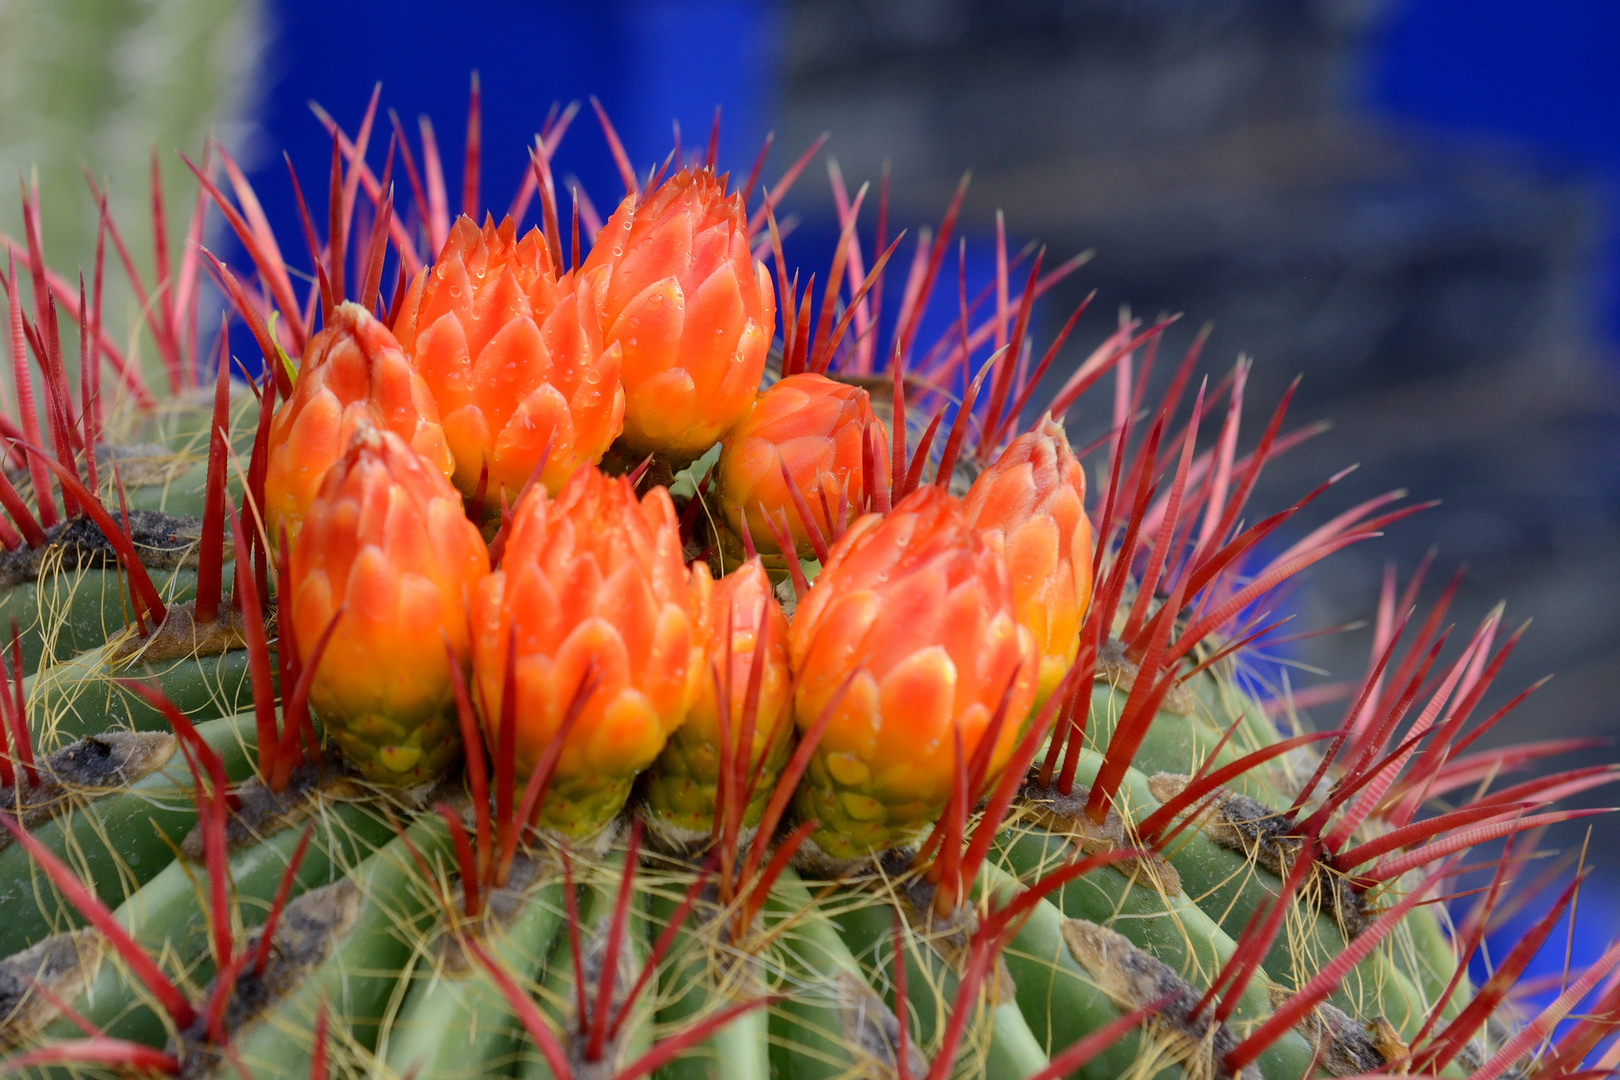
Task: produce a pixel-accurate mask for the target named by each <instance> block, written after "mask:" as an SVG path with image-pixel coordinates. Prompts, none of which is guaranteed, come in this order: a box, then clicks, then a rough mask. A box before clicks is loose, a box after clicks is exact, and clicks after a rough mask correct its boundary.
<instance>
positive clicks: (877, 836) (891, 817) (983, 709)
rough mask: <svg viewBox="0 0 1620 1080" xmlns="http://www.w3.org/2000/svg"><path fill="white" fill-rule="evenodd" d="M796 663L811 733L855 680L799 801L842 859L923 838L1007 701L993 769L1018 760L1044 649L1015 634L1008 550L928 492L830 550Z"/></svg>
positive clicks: (953, 504)
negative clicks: (1013, 757)
mask: <svg viewBox="0 0 1620 1080" xmlns="http://www.w3.org/2000/svg"><path fill="white" fill-rule="evenodd" d="M788 656H789V660H790V662H791V664H792V667H793V671H794V672H795V674H796V676H797V678H798V682H797V685H796V687H795V691H794V702H793V710H794V719H795V721H796V723H797V725H798V728H799V730H800V731H801V732H803V731H805V730H807V729H808V728H809V727H810V726H811V725H813V724H814V723H815V722H816V720H817V718H818V717H819V716H820V715H821V712H822V710H823V709H824V708H826V707H827V706H828V705H829V703H831V702H833V701H834V697H835V695H836V694H837V692H838V690H839V688H840V687H841V686H842V685H843V684H844V683H845V682H846V680H848V683H849V686H848V690H847V691H846V692H845V694H844V696H843V697H842V698H841V699H839V700H838V701H837V704H836V707H835V708H834V709H833V711H832V720H831V723H830V725H829V726H828V728H827V730H826V733H825V735H824V736H823V737H822V739H821V742H820V743H819V744H818V745H817V747H816V751H815V754H814V756H813V757H812V758H811V761H810V767H809V770H808V771H807V773H806V776H805V779H804V780H803V781H802V782H801V783H800V785H799V791H798V793H797V795H796V796H795V798H796V801H797V806H798V813H799V815H800V816H801V817H803V818H807V819H809V818H813V819H815V820H817V821H819V822H820V823H821V824H820V828H819V829H818V830H817V831H816V832H815V833H814V834H813V837H812V839H813V840H814V841H815V843H816V844H817V845H818V846H819V847H820V848H821V850H822V852H823V853H824V854H825V855H827V856H829V857H832V858H835V859H853V858H860V857H863V856H865V855H868V854H870V853H872V852H876V851H883V850H886V849H888V848H891V847H895V846H898V845H901V844H904V843H907V842H911V841H914V840H915V839H916V837H917V834H918V833H919V832H920V831H921V830H922V829H924V828H926V827H927V826H928V825H929V824H931V823H932V822H933V821H934V820H935V819H936V818H937V817H938V816H939V814H940V812H941V810H942V809H943V808H944V805H945V802H946V800H947V798H948V797H949V795H950V792H951V787H952V784H953V782H954V779H955V777H956V771H957V769H958V768H966V766H967V762H968V760H969V759H971V758H972V757H973V755H974V753H975V751H977V750H978V748H979V743H980V740H981V739H983V738H984V737H985V735H986V732H987V730H988V728H989V726H990V724H991V721H992V718H993V717H994V715H995V713H996V710H997V708H998V706H999V705H1000V703H1001V700H1002V697H1003V695H1004V694H1005V695H1007V698H1008V706H1007V712H1006V718H1005V720H1004V721H1003V723H1002V725H1001V729H1000V732H999V735H998V737H997V740H996V744H995V746H994V747H993V748H992V750H991V754H990V768H991V770H995V769H999V768H1000V767H1001V766H1002V764H1004V763H1005V762H1006V760H1007V757H1008V756H1009V755H1010V754H1011V752H1012V748H1013V745H1014V744H1015V743H1016V741H1017V739H1018V736H1019V732H1020V730H1021V729H1022V727H1023V721H1024V718H1025V715H1026V714H1027V712H1028V710H1029V707H1030V704H1031V702H1032V701H1033V700H1034V696H1035V673H1036V661H1037V654H1036V651H1035V641H1034V638H1033V637H1032V636H1031V635H1030V632H1029V631H1028V630H1026V629H1024V627H1022V626H1021V625H1019V623H1018V619H1017V616H1016V612H1015V609H1014V607H1013V591H1012V582H1011V581H1010V579H1009V575H1008V573H1007V567H1006V563H1005V562H1004V561H1003V559H1002V556H1001V547H1000V545H999V544H998V543H996V542H995V540H994V538H987V537H984V536H981V535H980V534H979V533H977V532H976V531H975V530H973V529H971V528H969V527H968V524H967V521H966V519H965V517H964V516H963V513H962V509H961V506H960V504H959V503H958V501H957V500H955V499H953V498H951V497H950V496H949V495H947V494H946V493H945V492H944V491H942V490H940V489H939V488H938V487H936V486H932V485H930V486H928V487H924V488H920V489H918V490H917V491H915V492H913V493H912V494H911V495H908V496H907V497H906V498H905V499H903V500H901V502H900V503H899V505H897V506H896V507H895V508H894V510H893V511H892V512H891V513H889V514H888V515H887V516H884V517H878V516H876V515H868V516H866V517H863V518H860V519H859V520H858V521H856V522H855V524H854V525H852V526H851V527H850V529H849V531H848V532H846V533H845V534H844V535H843V536H842V537H841V538H840V539H839V540H838V542H837V543H835V544H834V545H833V548H832V552H831V556H830V558H829V559H828V560H827V564H826V565H825V566H824V567H822V569H821V574H820V576H819V577H817V579H816V582H815V585H814V586H813V587H812V588H811V590H810V592H809V594H808V595H807V596H806V597H805V599H804V601H803V602H802V603H800V605H799V608H798V611H797V613H796V614H795V616H794V619H793V625H792V629H791V630H790V631H789V633H788ZM1009 688H1010V692H1009ZM958 736H960V746H961V751H960V753H961V756H960V757H958V751H957V737H958Z"/></svg>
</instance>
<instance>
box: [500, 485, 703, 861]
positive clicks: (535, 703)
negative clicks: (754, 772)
mask: <svg viewBox="0 0 1620 1080" xmlns="http://www.w3.org/2000/svg"><path fill="white" fill-rule="evenodd" d="M696 608H697V604H696V602H695V601H694V597H693V586H692V582H691V579H690V577H689V574H688V572H687V568H686V564H685V562H684V560H683V559H682V557H681V538H680V530H679V524H678V522H677V520H676V517H675V506H674V504H673V503H672V502H671V501H670V498H669V492H667V491H666V490H665V489H663V488H654V489H653V490H652V491H650V492H648V493H647V495H646V496H645V497H644V498H642V499H641V500H639V501H638V500H637V499H636V496H635V492H634V490H632V488H631V486H630V483H629V481H628V480H627V479H625V478H622V477H620V478H617V479H610V478H609V477H607V476H604V475H603V474H602V473H601V472H600V471H598V470H597V469H596V468H595V467H594V466H587V467H586V468H582V469H580V470H579V471H578V472H576V473H575V474H574V475H573V476H572V477H571V478H570V479H569V480H568V482H567V483H565V484H564V485H563V487H562V490H561V491H560V492H559V493H558V494H557V495H556V496H555V497H552V496H551V495H550V494H548V493H547V492H546V491H545V490H544V489H543V488H540V487H535V488H534V489H533V490H531V491H530V493H529V494H528V495H526V496H525V497H524V498H523V500H522V501H521V502H519V503H518V505H517V508H516V510H515V511H514V513H513V517H512V525H511V532H510V534H509V536H508V540H507V543H506V548H505V553H504V555H503V556H502V558H501V566H500V569H499V570H497V571H495V572H494V573H493V574H491V575H490V576H489V577H487V578H485V579H484V581H483V582H482V583H481V584H480V585H479V587H478V594H477V598H476V599H475V600H474V603H473V628H474V640H475V642H476V645H475V647H474V650H473V677H474V680H475V685H476V693H477V697H478V704H479V708H480V711H481V713H482V716H483V720H484V725H485V729H486V731H487V732H488V733H489V736H490V739H491V743H492V744H494V743H495V740H496V739H498V737H499V724H500V716H501V706H502V693H503V690H504V687H505V680H506V665H507V654H508V652H509V646H510V645H512V644H513V643H515V644H516V652H517V654H516V657H515V660H514V677H515V686H516V691H517V701H516V703H515V709H514V715H515V717H516V722H517V731H516V737H517V738H516V753H517V760H516V763H515V764H516V767H517V772H518V774H519V776H522V775H523V774H525V773H527V772H529V771H530V770H532V769H533V768H534V765H535V763H536V761H537V760H538V759H539V757H540V756H541V754H542V753H543V752H544V750H545V748H546V745H547V744H548V743H549V742H550V740H551V738H552V736H553V735H555V734H556V732H557V731H558V729H559V728H560V726H561V724H562V721H563V717H564V716H565V714H566V713H567V711H568V706H569V704H570V702H571V701H572V700H573V698H574V694H575V691H576V690H577V689H578V688H579V687H580V686H581V685H582V684H583V682H584V680H585V679H586V678H587V677H588V675H589V673H590V672H591V671H592V669H593V666H594V673H595V678H596V680H597V681H596V687H595V690H594V692H593V693H592V694H591V695H590V697H589V699H588V700H587V701H586V703H585V706H584V708H583V710H582V711H581V713H580V714H579V717H578V719H577V721H576V722H575V724H574V726H573V727H572V728H571V729H570V730H569V733H568V735H567V737H566V739H565V741H564V743H563V749H562V755H561V757H560V758H559V759H558V762H557V767H556V771H555V773H553V774H552V778H551V783H550V786H549V787H548V788H547V791H546V797H545V800H544V802H543V803H542V805H541V811H540V822H541V824H543V825H545V826H547V827H550V828H552V829H555V830H557V831H559V832H561V833H563V834H565V835H567V836H570V837H574V838H576V839H583V838H588V837H590V836H592V835H594V834H596V833H597V832H599V831H600V829H601V827H602V826H603V825H605V824H607V823H608V822H609V821H610V820H612V818H613V816H614V815H615V814H617V813H618V812H619V809H620V808H621V807H622V806H623V805H624V802H625V799H626V798H627V797H628V796H629V794H630V784H631V782H632V781H633V780H635V778H636V774H637V773H639V772H640V771H641V770H642V769H644V768H646V767H647V766H648V765H649V764H651V763H652V760H653V759H654V758H656V757H657V756H658V752H659V751H660V750H662V749H663V748H664V740H665V739H666V738H667V737H668V736H669V733H670V732H671V731H673V730H674V729H675V728H676V727H678V726H679V725H680V723H681V721H682V720H683V719H685V717H686V711H687V708H688V706H689V705H690V704H691V702H692V700H693V698H694V696H695V694H696V691H697V686H698V680H699V679H700V678H706V677H707V670H706V667H707V666H706V665H705V664H704V662H703V652H702V640H701V637H700V635H699V633H698V629H699V628H698V625H697V618H696V617H695V609H696Z"/></svg>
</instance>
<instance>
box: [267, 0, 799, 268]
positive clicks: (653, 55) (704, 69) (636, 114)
mask: <svg viewBox="0 0 1620 1080" xmlns="http://www.w3.org/2000/svg"><path fill="white" fill-rule="evenodd" d="M334 11H340V12H341V20H340V21H335V20H334V18H333V13H334ZM270 17H271V19H272V21H273V24H274V25H273V28H272V32H273V33H274V35H275V36H274V38H273V39H272V42H271V45H270V54H269V62H268V64H267V82H268V86H267V88H266V89H267V94H266V98H265V100H264V102H263V108H262V109H261V112H260V116H259V120H260V123H261V124H262V127H263V131H264V145H265V147H266V148H267V149H269V150H270V151H271V152H272V153H273V154H274V157H273V158H272V157H269V155H267V160H264V161H261V162H260V163H259V168H258V169H257V170H256V171H255V174H254V177H253V179H254V184H255V187H256V188H257V189H258V191H259V194H260V198H261V199H262V200H263V201H264V202H265V206H266V211H267V213H269V214H270V216H271V220H272V222H273V223H274V224H275V225H276V226H277V229H278V232H280V231H283V230H285V231H284V232H283V235H286V236H298V235H300V232H299V227H298V224H297V218H296V216H295V204H294V202H293V198H292V192H291V186H290V184H289V181H288V180H287V176H286V167H285V165H284V164H283V163H282V161H281V158H280V152H281V150H283V149H285V150H286V151H288V152H289V153H290V154H291V155H292V160H293V164H294V165H295V166H296V167H297V168H298V172H299V180H300V183H301V184H303V186H304V190H305V196H306V198H309V199H310V200H311V201H312V202H313V201H315V200H317V199H319V200H322V201H323V204H324V198H325V190H326V183H325V178H326V170H327V168H328V163H329V161H330V156H331V151H332V146H331V142H330V140H329V139H328V138H327V137H326V134H325V131H324V130H323V129H322V127H321V126H320V124H319V123H318V121H317V120H316V119H315V118H314V116H313V115H312V114H311V113H310V110H309V108H308V104H307V103H308V102H309V101H311V100H313V101H317V102H319V103H320V104H321V105H322V106H323V107H325V108H326V110H327V111H328V112H330V113H331V114H332V115H333V116H334V117H336V118H337V120H338V122H339V123H340V124H342V125H343V126H344V127H345V128H346V129H347V130H348V131H349V132H350V133H351V134H352V133H353V132H354V130H355V128H356V127H357V126H358V124H359V121H360V117H361V114H362V112H363V111H364V109H365V105H366V101H367V100H368V98H369V97H370V95H371V89H372V86H373V84H374V83H376V81H377V80H379V79H381V80H383V92H382V105H383V107H384V108H388V107H392V108H394V109H395V110H396V111H398V113H399V115H400V119H401V121H402V122H403V123H404V125H405V129H406V131H407V132H408V133H409V134H410V135H411V138H412V142H413V145H414V144H415V141H416V117H417V116H418V114H422V113H426V114H428V115H429V116H430V117H431V118H432V119H433V122H434V129H435V132H436V134H437V136H438V141H439V145H440V150H441V153H442V154H443V155H444V158H445V171H446V175H447V181H448V184H447V186H448V189H449V194H450V203H451V206H452V208H453V209H454V208H458V207H459V205H460V191H461V171H462V170H461V159H462V140H463V138H464V135H465V118H466V115H467V92H468V78H469V73H470V72H472V71H473V70H474V69H476V70H477V71H478V73H479V76H480V79H481V82H482V87H483V143H484V165H483V179H482V183H481V202H482V204H483V205H485V206H488V207H490V208H492V209H493V210H495V212H497V213H499V211H500V210H501V209H502V208H504V207H505V206H506V205H507V204H508V202H509V201H510V200H511V197H512V195H513V193H514V192H515V191H516V188H517V184H518V183H519V181H520V180H521V178H522V176H523V172H524V170H525V169H526V168H527V167H528V156H527V148H528V147H529V146H530V145H532V143H533V140H534V136H535V134H536V132H537V131H538V130H539V127H540V125H541V123H542V121H543V120H544V119H545V116H546V112H547V110H548V109H549V108H550V106H551V103H552V102H553V101H559V100H560V101H562V102H564V103H566V102H568V101H570V100H574V99H577V100H579V101H580V102H581V103H582V104H583V103H584V102H585V101H586V99H587V97H588V96H589V95H591V94H595V95H596V96H597V97H599V98H600V99H601V101H602V104H603V105H604V107H605V108H606V109H607V111H608V113H609V115H610V117H611V118H612V120H613V123H614V125H615V127H616V128H617V129H618V131H619V134H620V136H621V137H622V138H623V139H624V141H625V144H626V146H627V148H628V150H629V152H630V155H631V158H632V160H633V161H634V162H635V163H636V164H637V165H638V167H639V169H640V170H642V171H645V169H646V168H647V167H648V166H650V165H653V164H657V163H659V162H661V161H663V159H664V156H665V155H666V154H667V153H668V152H669V148H670V145H671V141H670V140H671V133H670V120H671V118H672V117H675V118H678V119H679V120H680V122H681V128H682V137H683V142H684V143H685V144H686V145H688V146H692V145H698V144H701V143H702V142H703V141H704V140H706V139H707V138H708V132H709V124H710V120H711V118H712V116H713V113H714V107H715V105H716V104H719V105H721V106H722V107H723V110H724V116H723V123H722V134H721V141H720V157H721V165H722V167H730V168H732V169H735V170H741V171H743V172H746V170H747V169H748V167H749V166H750V165H751V163H752V161H753V158H754V155H755V154H756V153H757V152H758V148H759V145H760V140H761V139H763V137H764V135H765V131H766V128H767V126H768V123H769V113H770V107H771V101H770V88H771V86H772V78H771V73H772V71H773V69H774V66H775V63H776V59H775V56H776V33H777V30H776V18H775V6H774V5H773V4H771V3H769V2H768V0H600V2H592V3H565V2H560V0H457V2H456V3H454V4H447V3H443V2H442V0H345V2H343V3H342V4H339V5H334V4H332V3H331V2H330V0H322V2H318V0H272V2H271V5H270ZM379 121H380V123H381V124H382V125H383V127H382V128H381V131H380V134H379V135H377V136H374V139H373V144H372V145H373V151H372V153H371V154H370V155H369V156H370V158H371V160H372V161H373V167H374V168H378V169H380V168H381V162H382V160H383V156H384V154H385V153H386V150H387V145H388V127H387V118H386V115H383V116H380V117H379ZM418 152H419V151H418ZM396 168H397V167H396ZM556 169H557V173H558V176H559V180H560V179H561V177H562V176H563V175H565V174H568V173H572V174H574V175H576V176H578V177H579V178H580V180H581V181H582V183H583V185H584V187H585V189H586V191H587V192H589V193H590V194H591V196H592V198H593V199H594V200H595V201H596V203H597V206H598V209H599V210H600V211H601V212H602V214H603V216H604V217H605V216H606V215H607V213H608V212H609V211H610V210H611V209H612V207H613V205H614V204H615V203H616V202H617V200H618V198H619V196H620V195H621V194H622V192H623V187H622V185H621V183H620V181H619V178H618V172H617V170H616V169H615V167H614V165H613V162H612V159H611V158H610V157H609V155H608V151H607V149H606V144H605V142H604V140H603V138H602V135H601V131H600V129H599V127H598V125H597V123H596V120H595V118H594V116H593V115H592V114H591V111H590V109H589V106H588V105H587V106H586V107H585V108H584V110H583V111H582V112H581V114H580V116H579V117H578V118H577V119H576V121H575V125H574V127H573V128H572V129H571V131H570V132H569V134H568V136H567V138H566V139H565V140H564V142H563V144H562V147H561V149H560V151H559V153H558V158H557V162H556ZM396 175H397V176H398V178H399V180H400V183H399V185H398V190H399V191H400V193H401V198H403V197H405V190H406V185H405V184H404V182H403V179H404V178H403V174H401V173H397V174H396ZM533 212H534V213H537V212H538V204H536V206H535V208H534V211H533ZM563 212H564V213H566V212H567V203H566V202H564V203H563ZM300 261H301V260H300Z"/></svg>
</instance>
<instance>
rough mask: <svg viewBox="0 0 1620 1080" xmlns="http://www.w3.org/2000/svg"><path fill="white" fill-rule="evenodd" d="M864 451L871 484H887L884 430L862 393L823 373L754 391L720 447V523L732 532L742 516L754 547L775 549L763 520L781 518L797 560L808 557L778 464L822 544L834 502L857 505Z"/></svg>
mask: <svg viewBox="0 0 1620 1080" xmlns="http://www.w3.org/2000/svg"><path fill="white" fill-rule="evenodd" d="M863 440H864V442H863ZM866 446H870V447H871V449H870V451H868V450H867V449H866ZM868 452H870V453H871V455H872V482H873V483H881V484H883V485H885V486H887V485H888V483H889V433H888V429H887V428H885V427H884V426H883V421H881V420H879V419H878V418H877V417H876V416H875V415H874V414H873V412H872V403H871V400H870V399H869V398H868V397H867V393H866V391H865V390H862V389H861V388H860V387H858V386H850V385H849V384H847V383H841V382H835V381H834V380H832V379H829V378H827V377H826V376H825V375H817V374H814V373H804V374H799V375H789V376H788V377H787V378H785V379H783V380H781V381H780V382H778V383H776V384H774V385H773V386H771V387H770V388H769V389H768V390H766V391H765V392H764V393H763V394H761V395H760V396H759V400H758V401H757V402H755V403H754V409H753V411H752V412H751V413H749V414H748V416H747V417H745V418H744V419H743V420H742V422H741V423H739V424H738V425H737V426H736V427H734V428H732V429H731V431H730V433H729V434H727V435H726V437H725V440H724V441H723V442H722V443H721V444H720V473H719V476H720V504H721V506H722V507H724V509H725V514H726V521H727V522H728V523H729V524H730V526H731V528H732V530H733V531H735V532H738V533H740V532H741V529H742V523H743V520H744V518H745V517H746V519H747V522H748V531H749V533H750V534H751V535H752V536H753V539H754V543H755V544H757V545H758V546H759V549H760V550H761V551H775V550H776V547H777V545H776V540H775V539H774V535H773V533H772V532H771V527H770V525H769V524H768V523H767V522H766V520H765V515H766V514H767V513H768V514H770V515H771V517H773V518H774V519H775V520H776V522H777V524H778V525H780V524H781V522H782V519H783V516H784V514H785V515H786V518H787V527H788V534H789V535H790V536H791V537H792V538H793V543H794V546H795V547H796V548H797V549H798V553H799V555H800V556H801V557H809V556H811V555H812V548H811V545H810V537H809V532H808V530H807V529H806V528H805V525H804V519H803V518H802V517H801V516H800V514H799V511H798V509H797V508H796V506H795V504H794V501H793V497H792V494H791V493H790V492H789V491H788V487H787V481H786V480H785V479H784V478H783V476H782V466H783V465H786V466H787V472H788V475H789V476H791V477H792V478H793V482H794V483H795V484H796V485H797V486H798V489H799V492H800V494H802V495H803V496H804V500H805V502H806V503H807V504H808V505H809V507H810V516H811V517H812V518H813V519H814V520H815V523H816V527H817V528H818V529H820V530H821V535H822V537H823V538H825V539H826V540H828V541H829V542H830V541H831V539H832V537H833V535H834V533H835V531H836V530H835V529H834V528H833V523H832V522H831V521H830V520H829V518H828V511H829V509H830V510H831V511H832V512H833V513H835V514H836V513H837V512H838V507H839V505H840V503H841V502H843V503H845V504H847V505H851V506H853V505H858V504H859V503H860V501H861V499H860V496H861V493H862V491H863V484H864V483H865V475H864V472H863V468H864V466H863V459H864V455H865V454H867V453H868Z"/></svg>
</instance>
